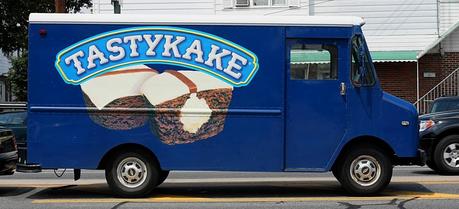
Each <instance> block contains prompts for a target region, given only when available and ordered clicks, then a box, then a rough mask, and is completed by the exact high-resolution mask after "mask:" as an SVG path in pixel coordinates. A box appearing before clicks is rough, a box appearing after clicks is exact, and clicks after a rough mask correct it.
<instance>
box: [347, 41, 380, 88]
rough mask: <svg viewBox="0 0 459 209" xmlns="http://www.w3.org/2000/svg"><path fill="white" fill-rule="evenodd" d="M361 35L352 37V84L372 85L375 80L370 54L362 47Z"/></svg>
mask: <svg viewBox="0 0 459 209" xmlns="http://www.w3.org/2000/svg"><path fill="white" fill-rule="evenodd" d="M362 44H363V40H362V37H361V36H354V38H352V49H351V53H352V64H351V65H352V66H351V80H352V83H353V84H354V85H358V86H373V85H374V84H375V82H376V79H375V74H374V69H373V64H372V63H371V61H370V57H369V56H370V54H369V53H367V51H366V50H365V49H364V48H363V45H362Z"/></svg>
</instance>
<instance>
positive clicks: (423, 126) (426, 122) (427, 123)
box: [419, 120, 435, 131]
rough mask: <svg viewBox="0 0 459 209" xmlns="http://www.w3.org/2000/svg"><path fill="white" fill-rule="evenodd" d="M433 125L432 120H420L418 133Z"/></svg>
mask: <svg viewBox="0 0 459 209" xmlns="http://www.w3.org/2000/svg"><path fill="white" fill-rule="evenodd" d="M433 125H435V122H434V121H433V120H421V122H420V123H419V131H425V130H427V129H429V128H430V127H432V126H433Z"/></svg>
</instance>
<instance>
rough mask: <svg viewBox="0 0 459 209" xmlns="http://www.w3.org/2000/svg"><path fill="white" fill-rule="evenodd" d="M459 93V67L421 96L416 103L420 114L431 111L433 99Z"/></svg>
mask: <svg viewBox="0 0 459 209" xmlns="http://www.w3.org/2000/svg"><path fill="white" fill-rule="evenodd" d="M458 95H459V68H457V69H456V70H454V71H453V72H451V73H450V74H449V75H448V76H446V77H445V78H444V79H443V80H441V81H440V82H439V83H438V84H437V85H435V86H434V87H433V88H432V89H430V91H428V92H427V93H426V94H424V96H422V97H420V98H419V99H418V100H417V101H416V102H415V103H414V105H415V106H416V108H417V109H418V112H419V114H425V113H428V112H429V111H430V108H431V105H432V102H433V100H435V99H436V98H438V97H443V96H458Z"/></svg>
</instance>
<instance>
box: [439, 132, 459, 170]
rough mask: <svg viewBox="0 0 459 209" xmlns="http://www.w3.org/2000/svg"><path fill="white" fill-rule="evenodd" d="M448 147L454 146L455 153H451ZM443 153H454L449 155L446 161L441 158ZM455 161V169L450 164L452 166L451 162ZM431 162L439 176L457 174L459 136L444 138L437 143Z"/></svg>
mask: <svg viewBox="0 0 459 209" xmlns="http://www.w3.org/2000/svg"><path fill="white" fill-rule="evenodd" d="M450 146H455V151H451V150H452V149H451V148H450ZM445 152H447V153H448V152H449V153H455V154H451V155H450V157H449V158H448V159H449V160H448V159H445V158H444V157H443V154H444V153H445ZM454 159H455V160H456V167H453V166H452V165H450V164H449V163H451V164H454V161H453V160H454ZM433 161H434V163H435V166H436V168H437V169H436V171H438V172H439V173H441V174H449V175H452V174H459V135H450V136H446V137H445V138H443V139H442V140H440V142H438V144H437V146H435V149H434V153H433Z"/></svg>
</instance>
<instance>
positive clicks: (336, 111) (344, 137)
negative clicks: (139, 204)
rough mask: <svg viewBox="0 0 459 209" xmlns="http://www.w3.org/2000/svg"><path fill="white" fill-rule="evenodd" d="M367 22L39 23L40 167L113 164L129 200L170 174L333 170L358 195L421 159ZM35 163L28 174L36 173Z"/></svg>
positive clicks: (34, 115) (102, 18)
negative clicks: (371, 46) (383, 75)
mask: <svg viewBox="0 0 459 209" xmlns="http://www.w3.org/2000/svg"><path fill="white" fill-rule="evenodd" d="M362 25H363V20H362V19H361V18H357V17H295V16H288V17H287V16H285V17H280V16H278V17H276V16H269V17H266V16H263V17H258V16H147V15H76V14H31V16H30V27H29V72H28V81H29V84H28V85H29V86H28V89H29V90H28V92H29V98H28V104H29V105H28V114H29V116H28V133H27V136H28V139H27V140H28V142H27V144H28V153H27V156H28V161H27V162H28V163H29V165H30V167H34V168H43V169H53V168H73V169H74V170H75V175H76V176H77V177H76V178H78V176H79V175H78V174H79V171H80V169H104V170H105V172H106V178H107V182H108V184H109V185H110V188H111V189H112V190H113V192H114V193H115V194H117V195H120V196H128V197H134V196H142V195H146V194H148V193H149V192H150V191H151V190H152V189H153V188H154V187H156V186H157V185H159V184H161V183H162V182H163V181H164V180H165V179H166V178H167V175H168V173H169V171H171V170H200V171H261V172H294V171H295V172H307V171H312V172H327V171H332V172H333V174H334V175H335V176H336V178H337V179H338V180H339V181H340V182H341V184H342V185H343V187H344V188H345V189H346V190H347V191H349V192H351V193H354V194H373V193H377V192H380V191H381V190H383V189H384V188H385V187H386V186H387V184H388V183H389V182H390V179H391V176H392V167H393V165H403V164H404V165H406V164H419V163H421V160H420V156H421V154H419V153H418V150H417V147H418V121H417V112H416V110H415V108H414V107H413V106H412V105H411V104H410V103H408V102H406V101H404V100H401V99H399V98H397V97H394V96H392V95H390V94H387V93H385V92H383V91H382V89H381V86H380V83H379V81H378V78H377V76H376V73H375V69H374V66H373V64H372V60H371V57H370V54H369V51H368V47H367V45H366V42H365V39H364V36H363V34H362V30H361V26H362ZM27 166H28V165H23V167H27Z"/></svg>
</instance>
